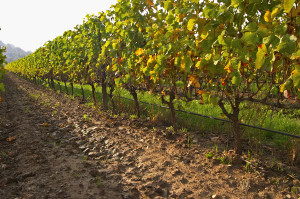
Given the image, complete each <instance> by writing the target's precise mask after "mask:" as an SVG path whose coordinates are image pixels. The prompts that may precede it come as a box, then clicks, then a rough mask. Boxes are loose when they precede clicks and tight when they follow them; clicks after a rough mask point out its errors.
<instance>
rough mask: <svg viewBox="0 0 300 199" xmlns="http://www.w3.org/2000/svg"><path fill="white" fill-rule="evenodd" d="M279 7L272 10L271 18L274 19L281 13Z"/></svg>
mask: <svg viewBox="0 0 300 199" xmlns="http://www.w3.org/2000/svg"><path fill="white" fill-rule="evenodd" d="M279 11H280V10H279V8H274V9H273V10H272V13H271V18H272V20H273V19H274V18H275V17H276V15H277V14H278V13H279Z"/></svg>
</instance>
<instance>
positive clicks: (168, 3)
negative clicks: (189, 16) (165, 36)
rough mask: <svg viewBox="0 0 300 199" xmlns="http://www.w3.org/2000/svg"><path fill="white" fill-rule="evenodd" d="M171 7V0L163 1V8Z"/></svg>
mask: <svg viewBox="0 0 300 199" xmlns="http://www.w3.org/2000/svg"><path fill="white" fill-rule="evenodd" d="M172 8H173V4H172V2H171V1H165V3H164V9H165V10H168V11H169V10H171V9H172Z"/></svg>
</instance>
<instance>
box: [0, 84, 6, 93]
mask: <svg viewBox="0 0 300 199" xmlns="http://www.w3.org/2000/svg"><path fill="white" fill-rule="evenodd" d="M0 91H3V92H4V91H5V88H4V84H3V83H0Z"/></svg>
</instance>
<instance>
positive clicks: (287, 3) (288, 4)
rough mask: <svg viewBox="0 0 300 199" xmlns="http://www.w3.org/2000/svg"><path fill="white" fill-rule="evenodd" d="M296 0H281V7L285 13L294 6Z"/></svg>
mask: <svg viewBox="0 0 300 199" xmlns="http://www.w3.org/2000/svg"><path fill="white" fill-rule="evenodd" d="M295 1H296V0H283V8H284V11H285V12H286V13H289V12H290V11H291V9H292V7H293V6H294V3H295Z"/></svg>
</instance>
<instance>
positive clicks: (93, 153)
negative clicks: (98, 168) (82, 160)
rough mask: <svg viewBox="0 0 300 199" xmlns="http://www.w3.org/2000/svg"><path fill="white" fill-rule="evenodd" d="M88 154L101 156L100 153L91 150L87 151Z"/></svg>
mask: <svg viewBox="0 0 300 199" xmlns="http://www.w3.org/2000/svg"><path fill="white" fill-rule="evenodd" d="M88 156H90V157H99V156H101V153H99V152H95V151H92V152H89V153H88Z"/></svg>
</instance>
